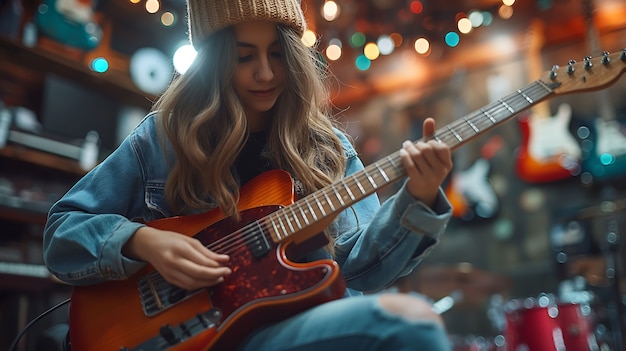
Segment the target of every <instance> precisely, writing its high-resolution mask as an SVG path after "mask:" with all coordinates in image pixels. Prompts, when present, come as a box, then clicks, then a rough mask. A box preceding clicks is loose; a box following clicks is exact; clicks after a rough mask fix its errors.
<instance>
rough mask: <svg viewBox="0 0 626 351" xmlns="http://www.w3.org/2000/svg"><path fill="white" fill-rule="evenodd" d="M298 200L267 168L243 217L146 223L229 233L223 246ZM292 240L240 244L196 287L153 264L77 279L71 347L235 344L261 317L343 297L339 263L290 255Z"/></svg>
mask: <svg viewBox="0 0 626 351" xmlns="http://www.w3.org/2000/svg"><path fill="white" fill-rule="evenodd" d="M293 201H294V194H293V183H292V180H291V178H290V176H289V175H288V174H287V173H284V172H282V171H270V172H266V173H263V174H261V175H260V176H258V177H257V178H255V179H253V180H252V181H251V182H249V183H248V184H246V185H245V186H244V187H242V189H241V198H240V201H239V205H238V207H239V210H240V212H241V213H242V219H241V221H239V222H237V221H235V220H234V219H231V218H225V217H224V215H223V214H222V212H221V211H220V210H219V209H216V210H213V211H210V212H207V213H203V214H199V215H191V216H182V217H172V218H166V219H161V220H157V221H153V222H150V223H148V225H150V226H153V227H156V228H160V229H166V230H172V231H176V232H180V233H183V234H185V235H188V236H194V237H196V238H198V239H199V240H200V241H202V242H203V243H204V244H205V245H207V244H208V243H209V242H215V241H224V238H228V234H230V235H231V236H232V238H229V240H228V241H226V243H228V244H223V245H224V246H230V247H232V246H233V243H237V242H238V241H242V240H244V242H245V240H249V239H250V237H247V238H245V239H244V238H243V234H241V233H239V234H240V235H239V236H241V237H239V236H237V235H236V234H237V233H238V232H237V230H234V232H230V231H229V230H233V229H239V228H241V227H243V226H245V225H248V224H250V223H252V224H254V223H255V221H256V220H258V219H260V218H262V217H263V216H265V215H266V214H268V213H271V212H273V211H275V210H276V209H278V208H279V207H281V206H287V205H289V204H291V203H292V202H293ZM248 227H250V228H256V227H257V226H250V225H248ZM248 227H246V228H248ZM244 232H245V231H244ZM248 234H249V233H248ZM248 234H246V235H248ZM291 243H292V242H291V241H285V242H281V243H278V244H275V243H272V242H271V241H269V243H268V244H269V245H268V250H264V251H263V252H262V253H259V252H255V250H256V248H257V246H256V244H255V246H254V247H252V246H250V243H248V244H244V245H241V246H238V251H236V252H235V253H229V254H230V255H231V262H230V263H229V265H230V266H231V268H232V270H233V273H232V274H231V276H229V277H227V278H226V280H225V281H224V282H223V283H221V284H219V285H218V286H216V287H213V288H210V289H202V290H200V291H196V292H188V291H185V290H182V289H179V288H177V287H174V286H171V285H169V283H167V282H165V281H164V280H160V279H162V277H160V275H158V273H157V272H156V271H155V270H154V268H152V267H150V266H147V267H145V268H144V269H142V270H140V271H139V272H137V273H136V274H135V275H133V276H132V277H131V278H130V279H127V280H120V281H109V282H105V283H102V284H96V285H90V286H76V287H74V290H73V293H72V300H71V305H70V342H71V347H72V350H73V351H88V350H94V351H96V350H97V351H107V350H116V351H117V350H150V351H156V350H194V351H195V350H212V351H213V350H233V349H235V348H236V346H237V345H238V343H240V342H241V341H243V339H244V338H245V337H246V335H248V334H249V333H250V332H251V331H253V330H254V329H256V328H258V327H260V326H262V325H264V324H268V323H274V322H277V321H280V320H282V319H285V318H288V317H289V316H291V315H294V314H296V313H298V312H300V311H303V310H305V309H307V308H310V307H313V306H315V305H318V304H320V303H323V302H326V301H330V300H333V299H337V298H340V297H342V296H343V294H344V291H345V283H344V281H343V279H342V277H341V274H340V272H339V269H338V266H337V264H336V262H334V261H332V260H322V261H315V262H311V263H306V264H298V263H294V262H291V261H289V259H288V258H287V253H286V252H287V251H286V248H287V247H289V245H290V244H291ZM219 249H220V246H217V248H216V249H215V250H216V251H218V252H219ZM146 278H148V279H147V280H146ZM146 281H147V283H146ZM154 281H156V282H157V283H156V284H152V283H153V282H154ZM168 285H169V286H168ZM160 290H163V291H160ZM185 294H186V295H185Z"/></svg>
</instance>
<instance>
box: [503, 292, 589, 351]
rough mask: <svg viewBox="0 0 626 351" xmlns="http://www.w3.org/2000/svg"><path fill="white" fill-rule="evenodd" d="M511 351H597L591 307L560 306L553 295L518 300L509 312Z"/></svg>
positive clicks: (507, 338) (506, 333)
mask: <svg viewBox="0 0 626 351" xmlns="http://www.w3.org/2000/svg"><path fill="white" fill-rule="evenodd" d="M505 314H506V327H505V331H504V337H505V341H506V350H507V351H597V350H599V346H598V342H597V340H596V337H595V334H594V333H593V327H592V323H591V316H590V315H591V308H590V306H589V305H588V304H578V303H562V302H561V303H559V302H557V301H556V300H555V299H554V298H553V297H551V296H550V295H543V296H540V297H538V298H537V299H526V300H523V301H520V300H515V301H512V302H509V303H508V305H507V307H506V309H505Z"/></svg>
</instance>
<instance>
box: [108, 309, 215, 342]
mask: <svg viewBox="0 0 626 351" xmlns="http://www.w3.org/2000/svg"><path fill="white" fill-rule="evenodd" d="M221 319H222V311H220V310H219V309H217V308H212V309H210V310H208V311H206V312H204V313H198V314H197V315H196V316H195V317H194V318H192V319H190V320H188V321H185V322H183V323H181V324H179V325H176V326H170V325H168V324H166V325H164V326H162V327H161V329H160V330H159V335H156V336H155V337H153V338H151V339H149V340H146V341H145V342H143V343H141V344H140V345H138V346H136V347H134V348H132V349H131V348H127V347H121V348H120V350H121V351H161V350H167V349H169V348H171V347H172V346H174V345H177V344H180V343H182V342H184V341H185V340H187V339H189V338H191V337H193V336H195V335H198V334H199V333H201V332H204V331H206V330H207V329H210V328H215V327H216V326H217V324H218V323H219V321H220V320H221Z"/></svg>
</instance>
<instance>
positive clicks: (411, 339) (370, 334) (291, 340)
mask: <svg viewBox="0 0 626 351" xmlns="http://www.w3.org/2000/svg"><path fill="white" fill-rule="evenodd" d="M381 296H382V294H375V295H364V296H355V297H347V298H343V299H339V300H335V301H332V302H328V303H325V304H322V305H319V306H316V307H314V308H311V309H309V310H307V311H305V312H302V313H300V314H298V315H295V316H293V317H291V318H289V319H286V320H284V321H282V322H279V323H277V324H274V325H271V326H268V327H264V328H262V329H260V330H258V331H256V332H255V333H253V334H252V335H251V336H250V337H248V338H247V340H246V341H245V342H244V344H243V345H241V346H240V347H239V349H238V351H348V350H355V351H375V350H380V351H414V350H415V351H420V350H423V351H444V350H445V351H449V350H451V349H452V347H451V344H450V341H449V339H448V336H447V334H446V330H445V328H444V327H443V326H442V324H441V323H440V322H438V321H437V320H435V319H430V318H411V319H407V318H405V317H404V316H401V315H398V314H396V313H392V312H390V311H389V309H387V308H385V307H384V306H383V305H382V304H381V300H380V297H381ZM406 296H407V295H405V297H406ZM411 296H412V298H414V299H420V297H417V296H415V295H411ZM422 305H423V304H422ZM429 312H430V311H429Z"/></svg>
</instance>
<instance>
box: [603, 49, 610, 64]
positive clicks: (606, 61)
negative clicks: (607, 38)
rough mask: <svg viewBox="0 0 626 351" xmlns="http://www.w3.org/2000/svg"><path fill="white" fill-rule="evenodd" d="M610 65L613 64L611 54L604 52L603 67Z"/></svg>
mask: <svg viewBox="0 0 626 351" xmlns="http://www.w3.org/2000/svg"><path fill="white" fill-rule="evenodd" d="M609 63H611V58H610V57H609V52H608V51H603V52H602V64H603V65H608V64H609Z"/></svg>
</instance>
